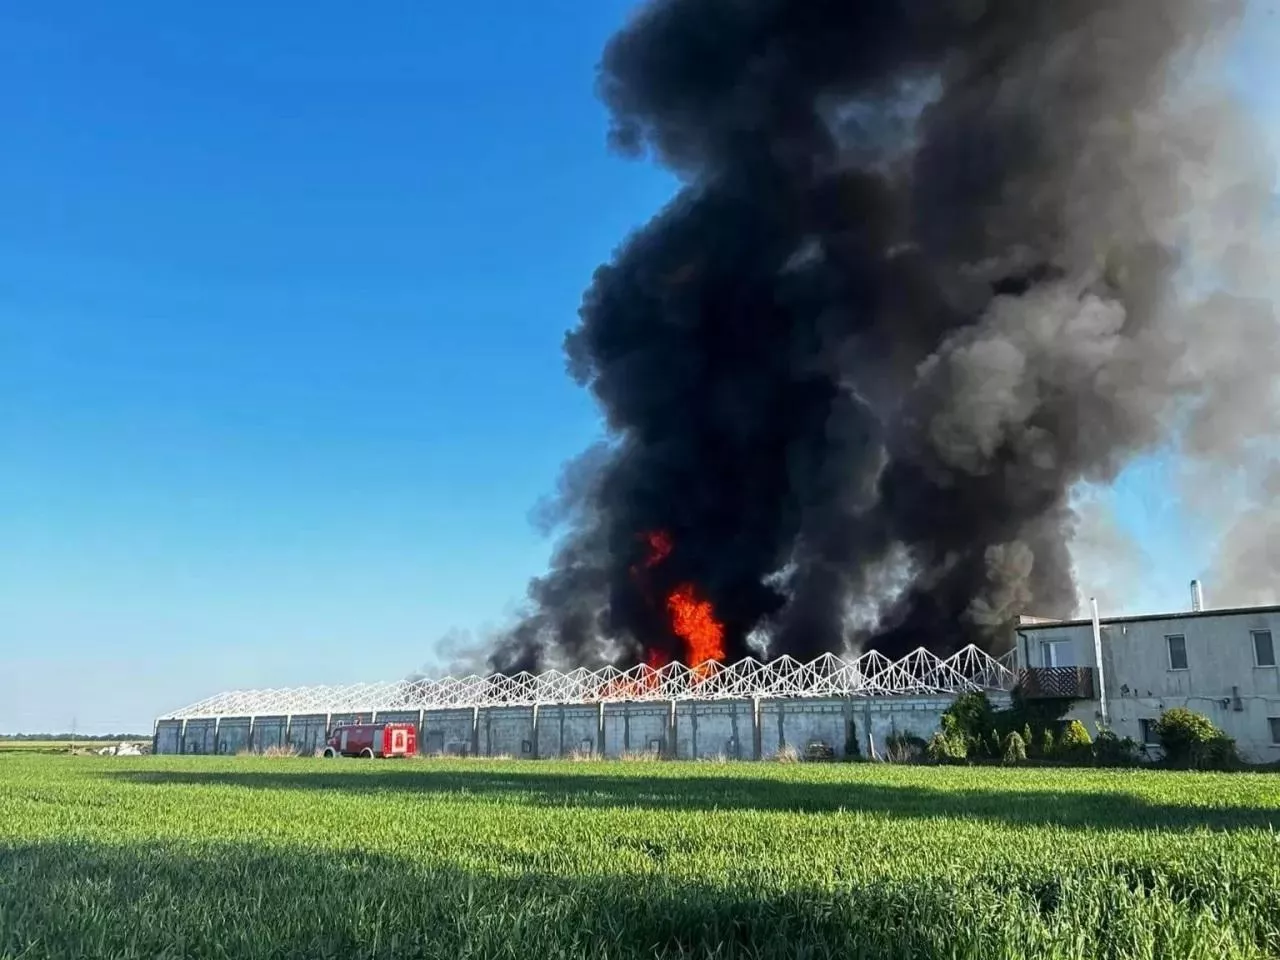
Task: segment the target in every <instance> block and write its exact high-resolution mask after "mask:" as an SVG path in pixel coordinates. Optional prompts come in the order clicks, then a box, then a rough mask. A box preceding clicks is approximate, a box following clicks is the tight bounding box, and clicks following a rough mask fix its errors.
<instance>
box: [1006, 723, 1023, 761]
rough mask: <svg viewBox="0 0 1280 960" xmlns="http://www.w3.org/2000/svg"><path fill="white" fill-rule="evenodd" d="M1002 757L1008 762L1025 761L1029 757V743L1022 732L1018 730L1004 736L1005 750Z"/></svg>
mask: <svg viewBox="0 0 1280 960" xmlns="http://www.w3.org/2000/svg"><path fill="white" fill-rule="evenodd" d="M1002 759H1003V760H1004V762H1005V763H1006V764H1010V765H1012V764H1015V763H1025V762H1026V759H1027V744H1026V741H1025V740H1023V739H1022V734H1020V733H1018V732H1017V731H1016V730H1015V731H1014V732H1013V733H1011V734H1009V735H1008V736H1006V737H1005V738H1004V751H1003V757H1002Z"/></svg>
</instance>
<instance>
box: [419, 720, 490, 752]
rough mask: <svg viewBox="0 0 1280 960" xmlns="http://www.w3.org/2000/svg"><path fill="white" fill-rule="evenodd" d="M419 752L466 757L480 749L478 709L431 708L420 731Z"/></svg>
mask: <svg viewBox="0 0 1280 960" xmlns="http://www.w3.org/2000/svg"><path fill="white" fill-rule="evenodd" d="M418 751H419V752H420V753H423V754H427V755H433V754H445V755H448V756H455V757H467V756H471V755H473V754H475V753H477V752H480V751H481V744H480V742H479V731H478V729H477V727H476V711H475V710H471V709H460V710H428V711H427V712H426V714H424V716H423V719H422V730H421V731H419V734H418Z"/></svg>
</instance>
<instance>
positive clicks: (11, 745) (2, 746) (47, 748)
mask: <svg viewBox="0 0 1280 960" xmlns="http://www.w3.org/2000/svg"><path fill="white" fill-rule="evenodd" d="M76 746H90V747H91V746H95V744H91V743H90V744H86V743H80V744H76ZM71 747H72V743H71V741H70V740H0V753H68V752H70V750H71Z"/></svg>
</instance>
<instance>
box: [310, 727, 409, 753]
mask: <svg viewBox="0 0 1280 960" xmlns="http://www.w3.org/2000/svg"><path fill="white" fill-rule="evenodd" d="M417 752H418V728H417V727H415V726H414V725H413V724H412V723H341V724H338V725H337V726H335V727H334V728H333V729H332V730H331V731H329V738H328V739H327V740H326V741H325V746H324V755H325V756H326V757H384V758H385V757H411V756H413V755H414V754H415V753H417Z"/></svg>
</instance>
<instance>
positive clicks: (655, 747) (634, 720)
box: [604, 703, 671, 757]
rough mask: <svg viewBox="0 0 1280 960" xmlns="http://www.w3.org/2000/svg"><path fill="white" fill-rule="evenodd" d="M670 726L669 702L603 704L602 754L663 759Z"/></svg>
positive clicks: (666, 748)
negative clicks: (649, 755) (646, 755)
mask: <svg viewBox="0 0 1280 960" xmlns="http://www.w3.org/2000/svg"><path fill="white" fill-rule="evenodd" d="M670 727H671V704H669V703H606V704H605V705H604V754H605V756H606V757H621V756H623V755H624V754H628V753H656V754H658V755H660V756H665V755H666V753H667V750H668V738H669V735H670Z"/></svg>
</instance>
